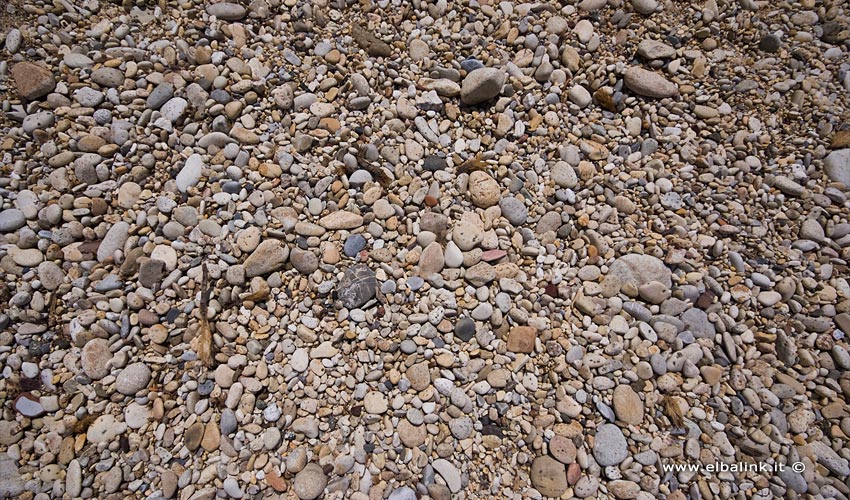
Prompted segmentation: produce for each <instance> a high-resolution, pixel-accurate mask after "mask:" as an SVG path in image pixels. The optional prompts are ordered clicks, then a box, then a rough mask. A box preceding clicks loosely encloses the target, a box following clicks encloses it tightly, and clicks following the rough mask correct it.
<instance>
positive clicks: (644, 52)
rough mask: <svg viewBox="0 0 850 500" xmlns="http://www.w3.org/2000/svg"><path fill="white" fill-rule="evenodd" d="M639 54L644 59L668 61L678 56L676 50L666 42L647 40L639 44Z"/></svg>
mask: <svg viewBox="0 0 850 500" xmlns="http://www.w3.org/2000/svg"><path fill="white" fill-rule="evenodd" d="M637 53H638V55H639V56H641V57H643V58H644V59H649V60H655V59H667V58H670V57H673V56H675V55H676V49H674V48H673V47H672V46H670V45H667V44H666V43H664V42H659V41H658V40H652V39H649V38H647V39H645V40H642V41H641V42H640V43H639V44H638V48H637Z"/></svg>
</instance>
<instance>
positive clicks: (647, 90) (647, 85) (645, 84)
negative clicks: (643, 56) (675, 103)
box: [623, 66, 679, 99]
mask: <svg viewBox="0 0 850 500" xmlns="http://www.w3.org/2000/svg"><path fill="white" fill-rule="evenodd" d="M623 79H624V80H625V83H626V87H628V88H629V89H631V91H632V92H634V93H636V94H639V95H642V96H644V97H653V98H655V99H662V98H665V97H673V96H675V95H678V94H679V86H678V85H676V84H675V83H673V82H671V81H670V80H668V79H666V78H664V76H662V75H661V73H656V72H655V71H649V70H648V69H643V68H641V67H638V66H633V67H631V68H629V69H627V70H626V72H625V74H624V75H623Z"/></svg>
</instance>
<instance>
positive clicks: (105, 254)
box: [97, 221, 130, 262]
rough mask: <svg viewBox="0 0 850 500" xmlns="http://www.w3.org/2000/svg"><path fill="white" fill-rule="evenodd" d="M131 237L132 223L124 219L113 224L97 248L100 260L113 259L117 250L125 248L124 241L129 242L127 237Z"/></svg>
mask: <svg viewBox="0 0 850 500" xmlns="http://www.w3.org/2000/svg"><path fill="white" fill-rule="evenodd" d="M129 237H130V224H128V223H126V222H124V221H119V222H116V223H115V224H113V225H112V227H110V228H109V231H107V232H106V235H105V236H104V237H103V241H102V242H101V243H100V246H99V247H98V248H97V260H98V262H104V261H105V260H107V259H111V258H112V256H113V254H114V253H115V251H116V250H121V249H123V248H124V243H126V242H127V238H129Z"/></svg>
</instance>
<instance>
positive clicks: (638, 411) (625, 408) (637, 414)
mask: <svg viewBox="0 0 850 500" xmlns="http://www.w3.org/2000/svg"><path fill="white" fill-rule="evenodd" d="M612 401H613V405H614V413H616V415H617V418H618V419H619V420H622V421H623V422H625V423H627V424H631V425H639V424H640V423H642V422H643V418H644V405H643V401H642V400H641V399H640V396H639V395H638V394H637V393H636V392H635V391H634V389H632V388H631V387H630V386H628V385H619V386H617V387H616V388H615V389H614V396H613V400H612Z"/></svg>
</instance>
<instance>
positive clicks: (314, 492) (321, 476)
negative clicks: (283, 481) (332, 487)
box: [292, 463, 328, 500]
mask: <svg viewBox="0 0 850 500" xmlns="http://www.w3.org/2000/svg"><path fill="white" fill-rule="evenodd" d="M327 485H328V476H326V475H325V472H324V471H323V470H322V468H321V467H320V466H319V465H318V464H314V463H310V464H307V466H306V467H304V468H303V469H301V472H299V473H298V474H296V475H295V480H293V481H292V490H293V491H294V492H295V495H296V496H297V497H298V498H300V499H301V500H313V499H314V498H318V497H319V495H321V494H322V492H324V491H325V487H326V486H327Z"/></svg>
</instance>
